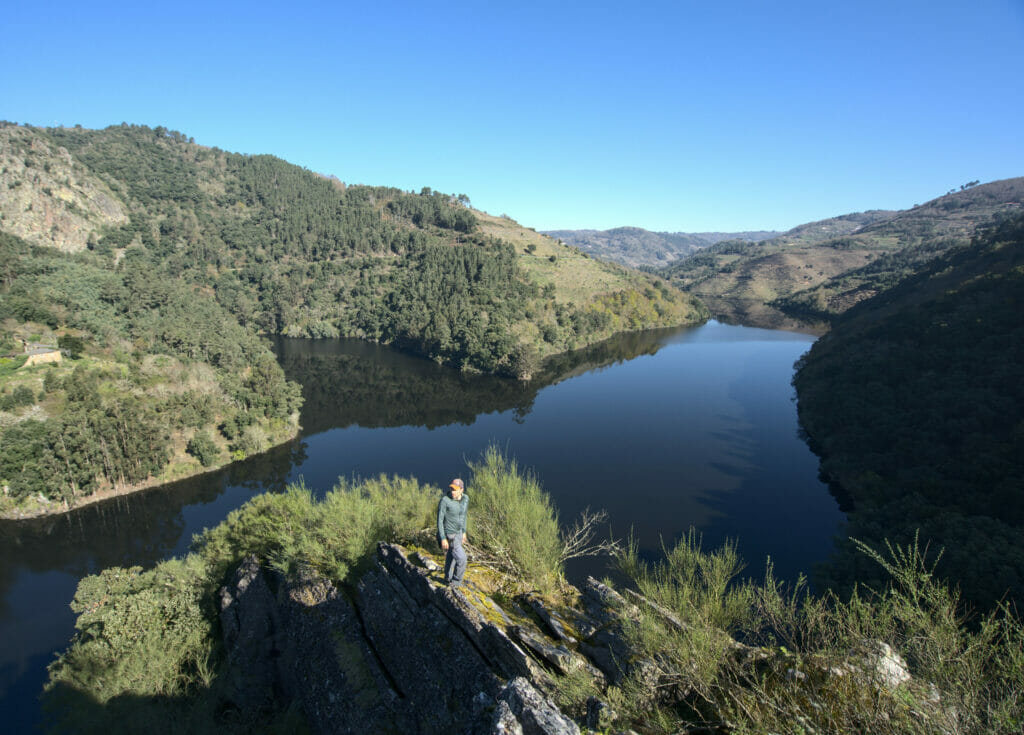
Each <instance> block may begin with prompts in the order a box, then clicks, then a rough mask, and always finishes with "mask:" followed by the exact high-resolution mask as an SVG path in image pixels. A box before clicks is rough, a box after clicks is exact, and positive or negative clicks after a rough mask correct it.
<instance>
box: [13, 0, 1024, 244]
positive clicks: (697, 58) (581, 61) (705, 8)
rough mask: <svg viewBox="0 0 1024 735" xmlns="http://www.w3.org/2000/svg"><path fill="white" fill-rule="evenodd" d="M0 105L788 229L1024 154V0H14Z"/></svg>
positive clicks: (497, 201)
mask: <svg viewBox="0 0 1024 735" xmlns="http://www.w3.org/2000/svg"><path fill="white" fill-rule="evenodd" d="M0 29H2V36H3V42H2V43H0V118H2V119H6V120H10V121H15V122H21V123H30V124H33V125H43V126H50V125H74V124H76V123H77V124H81V125H83V126H85V127H105V126H107V125H112V124H119V123H121V122H122V121H125V122H130V123H138V124H147V125H152V126H156V125H164V126H166V127H168V128H171V129H175V130H179V131H181V132H183V133H185V134H186V135H190V136H193V137H195V139H196V141H197V142H199V143H202V144H205V145H211V146H218V147H220V148H223V149H225V150H230V151H239V152H244V153H273V154H275V155H278V156H280V157H282V158H284V159H286V160H288V161H291V162H293V163H297V164H300V165H302V166H305V167H307V168H310V169H312V170H315V171H320V172H323V173H328V174H334V175H336V176H338V177H339V178H340V179H342V180H343V181H346V182H348V183H353V184H359V183H362V184H381V185H389V186H397V187H400V188H403V189H414V190H419V189H420V188H421V187H423V186H430V187H432V188H434V189H436V190H440V191H445V192H451V193H465V194H468V195H469V197H470V198H471V200H472V202H473V205H474V206H476V207H477V208H480V209H483V210H485V211H488V212H491V213H492V214H502V213H506V214H508V215H510V216H512V217H513V218H515V219H516V220H518V221H520V222H521V223H523V224H524V225H527V226H531V227H535V228H536V229H539V230H547V229H558V228H573V229H576V228H595V229H607V228H611V227H616V226H622V225H634V226H639V227H645V228H647V229H651V230H660V231H687V232H697V231H713V230H721V231H736V230H746V229H787V228H789V227H792V226H794V225H797V224H800V223H803V222H807V221H811V220H815V219H821V218H825V217H830V216H834V215H837V214H843V213H847V212H853V211H861V210H865V209H875V208H884V209H902V208H906V207H910V206H912V205H913V204H915V203H919V202H923V201H926V200H928V199H931V198H933V197H935V196H938V195H940V194H942V193H944V192H945V191H947V190H948V189H951V188H953V187H958V186H959V185H960V184H963V183H965V182H967V181H971V180H975V179H979V180H981V181H982V182H985V181H991V180H994V179H1001V178H1008V177H1012V176H1021V175H1024V81H1022V80H1024V0H976V1H975V2H969V3H968V2H962V1H958V2H944V1H941V0H939V1H935V0H933V1H932V2H917V1H916V0H914V1H907V2H904V1H902V0H888V1H887V2H873V1H865V2H851V3H824V2H821V1H820V0H817V1H816V2H774V3H769V2H717V3H693V2H664V3H663V2H643V1H638V2H618V3H605V2H599V1H591V2H585V3H584V2H580V3H577V2H562V3H557V2H554V3H534V2H529V1H522V0H517V1H516V2H507V3H500V4H499V3H490V2H458V1H455V2H444V3H430V2H423V1H422V0H420V1H419V2H389V1H387V0H383V1H382V2H376V3H365V2H364V3H359V4H351V3H347V2H333V3H303V2H292V3H260V2H248V3H216V2H208V3H191V2H174V3H138V2H133V3H123V4H118V3H104V2H93V3H82V2H75V3H67V2H62V1H57V2H47V3H29V2H20V3H10V4H8V6H7V7H6V8H5V10H4V13H3V17H2V18H0Z"/></svg>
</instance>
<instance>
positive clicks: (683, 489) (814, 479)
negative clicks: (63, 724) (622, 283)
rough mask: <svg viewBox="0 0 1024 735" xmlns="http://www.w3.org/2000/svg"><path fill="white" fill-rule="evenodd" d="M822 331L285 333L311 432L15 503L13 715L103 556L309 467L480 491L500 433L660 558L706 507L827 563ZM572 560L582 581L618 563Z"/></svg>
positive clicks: (753, 535)
mask: <svg viewBox="0 0 1024 735" xmlns="http://www.w3.org/2000/svg"><path fill="white" fill-rule="evenodd" d="M813 341H814V337H812V336H810V335H806V334H800V333H796V332H787V331H780V330H767V329H755V328H750V327H741V326H731V325H726V324H722V323H719V322H715V321H712V322H709V323H707V324H705V325H703V326H701V327H695V328H687V329H675V330H660V331H656V332H645V333H641V334H630V335H621V336H619V337H616V338H613V339H612V340H609V341H608V342H605V343H602V344H601V345H598V346H595V347H592V348H589V349H587V350H584V351H580V352H577V353H573V354H571V355H566V356H561V357H559V358H557V359H555V360H553V361H551V362H550V363H549V364H548V365H546V366H545V369H544V371H543V372H542V374H540V375H538V376H536V378H535V379H534V380H533V381H530V382H528V383H518V382H515V381H509V380H505V379H499V378H491V377H486V376H466V375H462V374H460V373H459V372H457V371H454V370H452V369H449V368H444V367H441V366H438V365H436V364H434V363H432V362H430V361H427V360H423V359H419V358H416V357H412V356H409V355H406V354H403V353H401V352H398V351H396V350H392V349H389V348H387V347H382V346H379V345H373V344H368V343H365V342H360V341H355V340H321V341H312V340H291V339H281V340H279V341H277V342H276V343H275V349H276V351H277V354H278V356H279V359H280V360H281V362H282V364H283V365H284V367H285V371H286V373H287V374H288V376H289V378H291V379H293V380H297V381H299V382H300V383H301V384H302V385H303V395H304V397H305V405H304V407H303V413H302V419H301V423H302V426H303V431H302V434H301V436H300V437H299V438H298V439H296V440H295V441H293V442H291V443H289V444H287V445H284V446H281V447H277V448H275V449H273V450H271V451H269V452H267V453H265V454H262V455H259V456H257V457H253V458H251V459H248V460H246V461H243V462H239V463H236V464H235V465H232V466H231V467H228V468H225V469H223V470H220V471H217V472H213V473H209V474H207V475H203V476H202V477H199V478H194V479H191V480H186V481H182V482H178V483H174V484H172V485H167V486H163V487H159V488H154V489H152V490H147V491H143V492H140V493H136V494H134V495H128V496H124V497H120V498H116V499H113V500H111V501H108V502H105V503H98V504H95V505H92V506H86V507H84V508H81V509H79V510H78V511H75V512H73V513H70V514H66V515H62V516H55V517H50V518H43V519H35V520H31V521H23V522H19V523H15V522H11V521H4V522H0V718H2V720H0V721H3V722H4V723H5V729H6V730H7V731H9V732H22V731H27V730H29V729H31V727H32V725H33V724H34V723H35V722H37V721H38V719H39V707H38V703H37V702H36V699H35V698H36V697H37V696H38V693H39V692H40V690H41V688H42V685H43V683H44V682H45V680H46V666H47V664H48V663H49V662H50V661H52V660H53V657H54V654H55V652H57V651H59V650H62V649H63V648H64V647H65V646H66V645H67V643H68V640H69V639H70V637H71V635H72V633H73V632H74V615H73V614H72V612H71V610H70V608H69V607H68V603H69V602H70V601H71V598H72V597H73V595H74V592H75V588H76V585H77V583H78V580H79V579H80V578H81V577H82V576H83V575H85V574H89V573H93V572H96V571H98V570H99V569H102V568H105V567H108V566H113V565H121V566H134V565H140V566H143V567H149V566H152V565H153V564H155V563H156V562H158V561H160V560H162V559H165V558H168V557H170V556H175V555H180V554H183V553H185V552H186V551H187V550H188V547H189V544H190V542H191V539H192V537H193V535H194V534H196V533H198V532H199V531H201V530H202V529H203V528H205V527H208V526H212V525H216V524H217V523H219V522H220V521H221V520H222V519H223V518H224V517H225V516H226V515H227V514H228V513H229V512H230V511H231V510H233V509H235V508H237V507H238V506H239V505H241V504H242V503H244V502H245V501H246V500H247V499H249V498H250V497H252V496H253V495H254V494H257V493H260V492H265V491H280V490H282V489H284V488H285V487H286V485H287V484H288V483H291V482H298V481H300V480H301V481H302V482H304V483H305V485H306V486H307V487H308V488H310V489H311V490H313V491H314V492H317V493H320V494H323V493H324V492H326V491H328V490H330V489H331V487H332V486H333V485H334V484H335V482H336V481H337V479H338V478H339V477H344V478H357V479H358V478H361V477H363V478H365V477H372V476H376V475H378V474H381V473H386V474H389V475H390V474H397V475H412V476H415V477H417V478H418V479H419V480H420V481H421V482H424V483H431V484H434V485H436V486H438V487H441V486H444V485H446V484H447V482H448V481H449V480H450V479H451V478H452V477H455V476H460V477H463V478H465V479H467V484H468V487H467V493H468V494H469V496H470V497H471V498H472V494H473V485H472V477H471V475H470V474H469V471H468V469H467V461H469V462H472V461H475V460H477V459H478V458H479V457H480V455H481V453H482V452H483V451H484V449H485V448H486V447H488V446H489V445H491V444H495V445H497V446H498V447H499V448H501V449H502V450H503V451H504V452H505V453H506V454H507V455H508V456H510V457H511V458H513V459H515V460H516V461H517V463H518V464H519V466H520V467H521V468H524V469H527V470H529V471H531V472H533V473H535V474H536V476H537V477H538V478H539V480H540V482H541V484H542V486H543V487H544V489H545V490H546V491H547V492H548V493H549V494H550V495H551V497H552V500H553V501H554V505H555V506H556V507H557V508H558V511H559V514H560V518H561V520H562V521H563V523H565V524H567V525H568V524H571V522H572V520H573V519H574V518H575V516H576V515H577V514H578V513H579V512H580V511H581V510H583V509H584V508H587V507H589V508H591V509H604V510H606V511H607V512H608V514H609V522H610V528H611V533H612V534H613V535H615V536H616V537H619V538H624V537H626V536H628V535H629V534H630V533H632V534H633V535H634V537H635V538H636V540H637V542H638V544H639V546H640V549H641V552H642V553H643V554H644V555H645V556H648V557H650V558H655V557H656V556H657V555H658V553H659V549H660V548H661V545H662V543H664V544H666V545H669V544H671V543H672V542H673V541H674V540H675V539H677V538H678V537H679V536H680V535H681V534H684V533H685V532H686V531H687V529H688V528H689V527H690V526H693V527H695V528H696V529H697V530H698V531H700V532H701V533H703V536H704V547H705V548H706V549H711V548H714V547H715V546H717V545H719V544H721V543H722V542H723V541H724V540H725V539H727V538H728V539H735V540H737V541H738V546H739V551H740V553H741V555H742V556H743V557H744V559H746V561H747V570H746V573H747V574H749V575H750V576H752V577H755V578H757V577H760V576H762V575H763V573H764V566H765V560H766V558H768V557H771V560H772V562H773V564H774V566H775V572H776V574H777V576H779V577H781V578H783V579H790V580H793V579H795V578H796V577H797V575H798V574H800V573H801V572H803V573H808V574H809V573H811V572H812V571H813V567H814V565H816V564H818V563H820V562H822V561H824V560H825V559H826V558H827V556H828V555H829V553H830V551H831V549H832V543H833V541H832V539H833V537H834V536H835V535H836V534H837V533H839V532H840V528H841V524H842V522H843V519H844V517H843V515H842V513H840V511H839V509H838V506H837V503H836V501H835V499H834V498H833V497H832V496H831V495H830V494H829V492H828V488H827V487H826V485H825V484H823V483H822V482H821V481H820V480H819V479H818V473H817V471H818V461H817V458H816V457H815V456H814V455H813V454H812V453H811V452H810V450H809V449H808V448H807V445H806V444H805V443H804V441H803V440H802V439H801V438H800V435H799V427H798V425H797V416H796V404H795V402H794V391H793V388H792V386H791V385H790V380H791V378H792V375H793V363H794V362H795V361H796V360H797V359H798V358H799V357H800V356H801V355H802V354H803V353H804V352H806V351H807V349H809V348H810V345H811V343H812V342H813ZM470 508H471V510H470V513H471V514H472V505H471V506H470ZM470 536H471V537H472V515H471V516H470ZM568 571H569V576H570V579H571V580H573V581H579V579H580V578H581V577H582V576H584V575H585V574H594V575H595V576H600V575H602V574H603V573H604V567H603V563H602V562H601V561H600V560H584V561H581V562H580V563H578V564H575V565H574V566H572V567H570V568H569V570H568Z"/></svg>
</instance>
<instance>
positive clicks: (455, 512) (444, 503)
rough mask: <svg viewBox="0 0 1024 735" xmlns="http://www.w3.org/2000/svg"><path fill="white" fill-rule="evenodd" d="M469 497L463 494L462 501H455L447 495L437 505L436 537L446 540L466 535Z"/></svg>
mask: <svg viewBox="0 0 1024 735" xmlns="http://www.w3.org/2000/svg"><path fill="white" fill-rule="evenodd" d="M468 506H469V496H468V495H467V494H466V493H465V492H463V493H462V500H458V501H457V500H455V499H454V498H452V496H451V495H448V494H447V493H446V494H444V495H442V496H441V500H439V501H438V503H437V537H438V539H444V538H448V537H449V536H455V535H456V534H463V533H466V508H467V507H468Z"/></svg>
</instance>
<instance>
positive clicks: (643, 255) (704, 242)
mask: <svg viewBox="0 0 1024 735" xmlns="http://www.w3.org/2000/svg"><path fill="white" fill-rule="evenodd" d="M544 234H545V235H548V236H549V237H553V238H556V239H558V240H561V241H562V242H565V243H568V244H569V245H575V246H576V247H578V248H580V249H581V250H583V251H584V252H587V253H589V254H591V255H593V256H594V257H596V258H601V259H602V260H610V261H612V262H614V263H622V264H623V265H628V266H630V267H632V268H637V267H639V266H642V265H646V266H654V267H657V266H662V265H667V264H668V263H669V262H671V261H673V260H676V259H678V258H682V257H684V256H686V255H689V254H691V253H693V252H696V251H697V250H700V249H701V248H706V247H707V246H709V245H714V244H715V243H716V242H721V241H722V240H732V239H737V238H741V239H746V240H766V239H768V238H771V237H774V236H776V235H778V234H779V233H778V232H770V231H765V232H690V233H688V232H651V231H649V230H644V229H641V228H639V227H616V228H615V229H613V230H549V231H546V232H545V233H544Z"/></svg>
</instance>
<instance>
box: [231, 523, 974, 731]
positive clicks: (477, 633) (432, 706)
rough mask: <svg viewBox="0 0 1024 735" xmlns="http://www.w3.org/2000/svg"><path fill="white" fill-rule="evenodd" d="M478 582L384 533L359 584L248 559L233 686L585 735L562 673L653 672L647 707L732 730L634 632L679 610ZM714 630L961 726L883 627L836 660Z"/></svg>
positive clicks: (436, 721)
mask: <svg viewBox="0 0 1024 735" xmlns="http://www.w3.org/2000/svg"><path fill="white" fill-rule="evenodd" d="M472 580H473V577H472V575H471V577H470V580H469V581H468V582H467V584H466V585H464V586H463V587H462V588H460V589H458V590H453V589H450V588H448V587H447V586H445V585H444V581H443V575H442V572H441V569H440V567H439V566H438V564H437V563H436V562H435V561H434V560H433V559H432V558H431V557H430V556H429V555H428V554H425V553H423V552H418V551H417V552H414V553H412V554H407V553H406V551H405V549H403V548H402V547H400V546H397V545H394V544H385V543H382V544H379V545H378V547H377V551H376V554H375V556H374V558H373V560H372V564H371V566H370V568H369V570H368V571H366V572H365V573H363V575H362V576H361V577H359V579H358V580H357V581H356V582H355V584H353V585H352V586H351V587H349V586H346V588H345V589H344V590H341V589H339V588H337V587H336V586H335V585H334V584H333V583H332V582H331V581H330V580H328V579H325V578H324V577H322V576H319V575H317V574H315V573H312V572H310V571H305V572H300V573H298V574H294V575H287V576H286V575H282V574H280V573H278V572H274V571H270V570H268V569H267V568H265V567H263V566H262V565H261V563H260V561H259V560H258V559H257V558H255V557H249V558H247V559H245V560H244V561H243V563H242V564H241V565H240V566H239V568H238V569H237V571H236V573H235V575H234V577H233V578H232V580H231V583H230V584H229V585H227V586H226V587H224V588H223V589H222V590H221V594H220V609H221V624H222V630H223V639H224V646H225V650H226V652H227V657H228V661H229V666H228V673H227V674H226V675H225V677H224V683H225V689H226V690H227V692H228V697H229V699H230V700H231V702H232V703H233V705H234V707H236V708H237V709H238V711H239V713H240V717H243V718H249V719H251V720H252V721H259V719H260V717H261V714H263V713H269V712H271V711H275V710H279V709H280V708H282V707H288V706H294V705H298V707H299V708H301V711H302V712H303V713H304V715H305V718H306V720H307V722H308V727H309V730H310V731H311V732H314V733H360V734H366V733H370V734H372V733H410V734H413V735H415V734H417V733H423V734H424V735H426V734H427V733H431V734H433V733H437V732H446V733H447V732H450V733H460V734H464V735H485V734H497V733H502V734H511V735H576V734H578V733H579V732H580V726H579V725H578V724H577V722H576V721H574V720H573V719H572V718H570V717H568V716H567V715H566V713H565V712H562V711H560V710H559V708H558V707H557V706H556V705H555V704H554V702H553V701H552V696H553V694H554V690H555V687H554V681H555V680H556V677H558V676H562V675H570V676H584V677H587V676H589V677H590V679H591V680H592V681H593V682H594V684H595V685H596V690H597V691H606V689H607V687H608V686H610V685H615V686H618V685H619V684H621V683H622V682H623V680H624V679H625V678H626V677H627V676H628V677H630V678H631V679H632V681H633V683H634V685H636V684H638V683H639V686H633V687H632V688H631V691H632V692H633V694H632V696H634V697H640V700H634V701H632V702H631V705H632V708H634V709H635V708H636V707H639V708H640V709H641V710H644V709H646V708H647V707H650V708H652V709H653V708H655V707H663V706H669V707H684V708H686V709H688V710H689V711H692V712H693V713H695V714H696V715H697V720H698V721H699V722H703V723H705V724H695V725H693V726H692V727H690V728H689V729H684V730H682V731H681V732H685V733H688V735H698V734H703V735H711V734H712V733H715V734H718V733H726V732H729V731H730V728H729V726H728V725H726V724H725V723H724V722H722V721H721V720H722V718H721V717H720V716H719V713H718V712H717V711H715V709H714V707H713V706H712V704H711V702H710V701H708V700H707V699H706V698H705V697H703V696H702V695H700V693H699V692H696V691H695V690H693V689H692V681H693V675H692V672H686V671H680V670H679V669H678V667H679V666H680V665H681V664H680V663H679V662H678V661H676V662H673V660H671V658H668V657H661V656H659V655H658V654H657V653H654V654H647V655H639V654H638V652H637V651H636V650H634V649H632V648H631V647H630V646H629V644H628V643H627V636H626V632H625V627H626V626H628V625H629V624H630V621H635V620H638V619H639V618H640V617H641V616H642V615H649V614H652V613H653V614H654V615H655V616H657V617H658V618H660V620H661V621H662V622H663V623H664V624H665V625H666V626H667V627H668V628H670V629H675V630H676V631H680V632H685V631H687V630H690V627H691V625H692V624H691V623H688V622H686V621H683V620H681V619H679V617H678V616H677V615H676V614H674V613H673V612H672V611H670V610H667V609H665V608H663V607H661V606H659V605H657V604H656V603H654V602H653V601H651V600H648V599H647V598H645V597H643V596H642V595H639V594H637V593H636V592H631V591H628V590H627V591H626V593H625V596H623V595H621V594H619V593H618V592H616V591H615V590H613V589H611V588H610V587H608V586H606V585H604V584H602V583H600V582H598V581H596V580H594V579H592V578H591V579H588V580H587V581H586V583H585V584H584V585H583V586H582V589H580V590H579V591H578V592H579V594H578V597H577V598H576V602H575V603H574V604H572V605H569V604H564V605H561V606H560V607H558V609H556V608H555V606H554V605H552V604H551V603H550V602H548V601H546V600H545V599H542V598H540V597H538V596H536V595H532V594H526V595H520V596H518V597H516V598H515V599H509V598H506V597H502V598H501V603H502V604H500V605H499V604H498V602H497V601H496V600H495V599H494V597H492V596H490V595H488V594H486V593H485V592H484V591H483V586H485V584H486V583H485V582H483V581H481V582H480V586H478V585H477V584H474V582H473V581H472ZM702 635H704V636H707V635H717V636H718V637H720V643H721V647H720V650H721V654H722V656H725V657H729V658H731V659H732V660H733V662H734V664H735V670H736V671H737V672H740V675H741V676H743V677H747V678H749V679H750V681H756V682H759V683H761V684H764V683H765V682H771V681H777V682H780V683H793V682H796V684H797V685H798V686H799V688H800V689H801V691H802V696H806V697H807V698H808V701H811V702H814V701H815V700H816V698H817V697H819V696H821V695H820V694H819V692H820V691H823V690H824V688H825V685H826V684H828V682H829V681H835V680H836V679H837V677H838V678H842V677H847V676H854V677H858V678H859V679H864V680H866V681H870V682H873V684H872V686H875V687H877V689H878V690H879V691H883V690H890V691H892V690H895V689H897V688H905V687H908V686H913V687H916V688H917V689H919V690H921V691H920V692H919V694H920V696H919V697H918V699H919V700H920V702H921V704H920V713H919V714H920V716H921V717H922V718H924V719H927V720H928V721H929V722H931V723H935V724H937V725H940V726H941V727H940V728H939V730H938V731H941V732H947V731H949V732H951V731H954V730H955V728H952V726H951V725H950V724H949V723H953V724H955V722H956V715H957V713H956V711H955V710H953V709H951V708H949V707H948V706H946V705H944V704H943V702H942V701H941V698H940V696H939V694H938V692H937V690H934V687H931V686H930V685H927V684H926V683H921V682H913V681H911V678H910V674H909V672H908V671H907V665H906V663H905V662H904V661H903V660H902V659H901V658H900V657H899V655H898V654H897V653H896V652H894V651H893V650H892V649H891V648H890V647H889V646H887V645H886V644H885V643H883V642H881V641H872V640H866V641H863V642H862V644H861V645H860V646H859V647H858V648H857V650H855V651H851V652H850V654H849V655H848V656H846V657H845V658H844V659H843V660H842V661H838V662H836V661H834V660H826V659H820V660H819V659H818V658H816V657H813V656H812V657H807V658H797V657H794V656H793V655H792V654H790V653H788V652H786V651H785V649H767V648H758V647H751V646H747V645H743V644H741V643H739V642H737V641H735V640H733V639H732V638H731V637H729V636H728V635H727V634H726V633H725V632H723V631H717V632H716V631H708V630H705V631H702ZM674 667H675V668H674ZM683 682H691V683H690V684H684V683H683ZM933 690H934V691H933ZM915 691H916V690H915ZM580 706H581V707H582V705H580ZM572 714H573V715H575V716H576V717H578V718H579V722H580V723H583V724H584V725H585V728H586V729H587V730H588V731H599V732H616V730H615V728H616V726H621V724H622V723H621V722H620V721H619V718H618V715H617V714H616V713H615V712H614V711H613V710H612V709H611V708H610V707H609V706H608V703H607V702H604V701H602V700H601V699H599V698H598V697H594V696H591V697H590V699H589V700H588V701H587V702H586V705H585V711H583V710H581V711H578V712H573V713H572Z"/></svg>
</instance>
